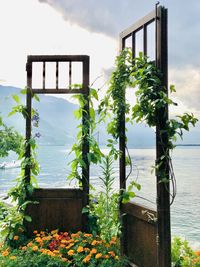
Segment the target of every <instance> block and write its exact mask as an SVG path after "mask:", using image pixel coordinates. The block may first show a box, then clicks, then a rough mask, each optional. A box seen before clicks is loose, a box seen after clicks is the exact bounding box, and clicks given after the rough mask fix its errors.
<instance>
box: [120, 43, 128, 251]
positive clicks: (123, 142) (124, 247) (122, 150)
mask: <svg viewBox="0 0 200 267" xmlns="http://www.w3.org/2000/svg"><path fill="white" fill-rule="evenodd" d="M124 48H125V39H120V52H121V50H123V49H124ZM121 94H122V97H123V98H125V92H121ZM125 121H126V120H125V113H124V114H122V116H121V120H120V122H119V123H120V136H119V150H120V157H119V170H120V173H119V188H120V190H121V189H126V131H125V127H126V125H125ZM119 215H120V217H121V220H122V228H123V230H122V236H121V240H120V244H121V254H122V255H125V254H126V250H127V238H126V216H122V203H120V212H119Z"/></svg>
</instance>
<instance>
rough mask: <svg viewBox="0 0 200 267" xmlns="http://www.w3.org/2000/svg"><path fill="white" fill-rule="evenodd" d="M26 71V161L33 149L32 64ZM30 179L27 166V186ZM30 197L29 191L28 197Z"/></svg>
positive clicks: (29, 64)
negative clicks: (31, 141) (31, 143)
mask: <svg viewBox="0 0 200 267" xmlns="http://www.w3.org/2000/svg"><path fill="white" fill-rule="evenodd" d="M26 71H27V93H26V111H27V116H26V147H25V157H26V159H29V158H30V157H31V147H30V144H29V140H30V138H31V106H32V103H31V102H32V101H31V98H32V96H31V88H32V62H30V61H29V59H28V61H27V64H26ZM30 177H31V169H30V166H29V165H26V167H25V181H26V185H28V184H29V183H30ZM28 195H29V193H28V191H27V196H28Z"/></svg>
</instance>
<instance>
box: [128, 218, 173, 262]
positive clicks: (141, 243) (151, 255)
mask: <svg viewBox="0 0 200 267" xmlns="http://www.w3.org/2000/svg"><path fill="white" fill-rule="evenodd" d="M125 217H127V219H126V222H127V223H126V225H125V227H126V239H127V249H126V251H127V253H126V256H127V257H128V258H129V259H130V261H131V262H133V263H134V264H135V265H137V266H138V267H156V266H157V259H156V255H157V243H156V232H157V231H156V225H155V224H151V223H149V222H147V221H146V220H142V219H140V218H137V217H135V216H132V215H130V214H127V215H125ZM168 267H169V266H168Z"/></svg>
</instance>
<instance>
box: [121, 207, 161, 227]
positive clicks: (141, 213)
mask: <svg viewBox="0 0 200 267" xmlns="http://www.w3.org/2000/svg"><path fill="white" fill-rule="evenodd" d="M122 212H124V213H127V214H129V215H132V216H134V217H136V218H138V219H140V220H143V221H145V222H148V223H151V224H155V221H153V220H151V218H152V219H153V218H155V219H156V217H157V214H156V211H155V210H152V209H149V208H148V207H146V206H143V205H138V204H134V203H132V202H129V203H126V204H122Z"/></svg>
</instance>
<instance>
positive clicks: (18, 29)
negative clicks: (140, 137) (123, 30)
mask: <svg viewBox="0 0 200 267" xmlns="http://www.w3.org/2000/svg"><path fill="white" fill-rule="evenodd" d="M0 32H1V44H0V48H1V49H0V58H1V60H0V79H1V83H3V82H2V81H3V80H4V81H5V82H4V83H3V84H7V85H14V86H19V87H24V85H25V84H26V72H25V64H26V56H27V55H28V54H87V55H90V57H91V81H92V80H93V79H95V78H96V77H97V76H98V75H99V74H100V73H101V72H102V69H103V68H105V67H106V68H109V67H110V66H111V65H112V64H113V61H114V58H115V56H116V54H117V45H118V44H117V42H115V41H114V40H113V39H111V38H109V37H107V36H104V35H103V34H94V33H91V32H89V31H87V30H85V29H83V28H81V27H79V26H76V25H71V24H70V22H66V21H64V20H63V18H62V16H61V15H60V13H58V12H57V11H56V10H54V9H53V8H52V7H50V6H47V5H45V4H41V3H39V2H37V1H35V0H29V1H27V0H19V1H12V0H7V1H1V2H0Z"/></svg>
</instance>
